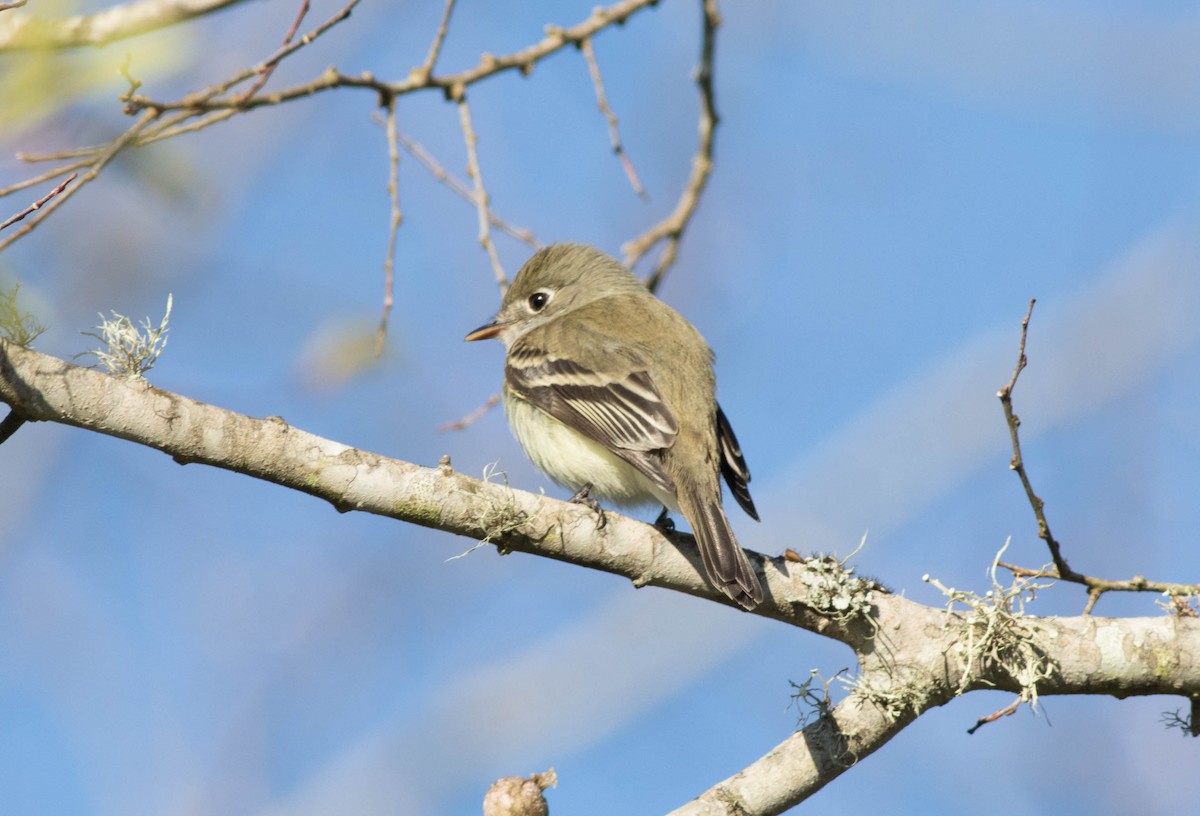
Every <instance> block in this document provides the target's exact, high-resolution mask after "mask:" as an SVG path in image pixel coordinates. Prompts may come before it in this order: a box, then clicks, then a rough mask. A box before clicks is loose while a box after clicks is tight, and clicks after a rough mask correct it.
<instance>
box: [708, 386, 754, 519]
mask: <svg viewBox="0 0 1200 816" xmlns="http://www.w3.org/2000/svg"><path fill="white" fill-rule="evenodd" d="M717 439H718V440H719V441H720V443H721V475H722V476H724V477H725V484H727V485H729V492H730V493H732V494H733V497H734V498H735V499H737V503H738V504H739V505H741V507H742V509H743V510H745V511H746V515H748V516H750V518H752V519H754V520H755V521H758V511H757V510H756V509H755V508H754V499H752V498H750V468H748V467H746V459H745V457H743V456H742V446H741V445H739V444H738V441H737V437H736V436H734V435H733V426H732V425H730V424H729V420H728V419H727V418H726V416H725V412H724V411H722V410H721V406H720V405H718V406H717Z"/></svg>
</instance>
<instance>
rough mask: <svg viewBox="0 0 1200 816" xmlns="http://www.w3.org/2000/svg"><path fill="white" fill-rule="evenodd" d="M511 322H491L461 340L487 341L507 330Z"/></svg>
mask: <svg viewBox="0 0 1200 816" xmlns="http://www.w3.org/2000/svg"><path fill="white" fill-rule="evenodd" d="M511 322H512V321H509V320H493V321H492V322H491V323H485V324H484V325H482V326H480V327H479V328H478V329H476V330H475V331H473V332H471V333H470V334H468V335H467V336H466V337H464V338H463V339H464V340H466V341H467V342H471V341H473V340H489V339H491V338H493V337H495V336H496V335H498V334H500V332H502V331H504V330H505V329H507V328H508V327H509V326H510V325H511Z"/></svg>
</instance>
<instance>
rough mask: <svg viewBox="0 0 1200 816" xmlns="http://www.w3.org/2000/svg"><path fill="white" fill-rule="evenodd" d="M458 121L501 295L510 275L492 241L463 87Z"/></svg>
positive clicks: (481, 230) (483, 235) (483, 241)
mask: <svg viewBox="0 0 1200 816" xmlns="http://www.w3.org/2000/svg"><path fill="white" fill-rule="evenodd" d="M457 91H458V94H457V101H458V123H459V126H460V127H461V128H462V132H463V139H464V140H465V141H466V143H467V175H468V176H470V177H471V181H472V182H474V185H475V195H474V196H473V198H474V200H475V212H476V213H477V214H478V217H479V245H480V246H482V247H483V249H484V251H485V252H487V256H488V260H489V261H490V262H491V264H492V272H493V273H494V274H495V276H496V284H497V285H498V286H499V287H500V294H501V296H503V295H504V293H505V292H506V291H507V290H508V275H506V274H505V273H504V267H503V266H501V265H500V257H499V256H498V255H496V246H495V244H494V243H493V242H492V229H491V222H490V221H489V220H488V204H489V198H488V194H487V188H486V187H484V184H483V173H482V172H481V171H480V170H479V152H478V150H476V148H475V143H476V142H477V141H478V139H477V137H476V136H475V128H474V127H473V126H472V125H471V108H470V106H469V105H467V95H466V93H464V92H463V91H462V89H461V88H459V89H457Z"/></svg>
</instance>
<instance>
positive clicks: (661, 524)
mask: <svg viewBox="0 0 1200 816" xmlns="http://www.w3.org/2000/svg"><path fill="white" fill-rule="evenodd" d="M654 526H655V527H657V528H658V529H660V530H662V531H663V532H664V533H673V532H675V522H674V521H672V519H671V511H670V510H668V509H667V508H666V507H665V506H664V507H663V509H662V512H661V513H659V514H658V518H656V519H655V520H654Z"/></svg>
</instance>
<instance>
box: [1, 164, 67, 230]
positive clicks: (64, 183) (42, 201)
mask: <svg viewBox="0 0 1200 816" xmlns="http://www.w3.org/2000/svg"><path fill="white" fill-rule="evenodd" d="M78 175H79V174H78V173H72V174H71V175H69V176H67V177H66V178H65V179H63V181H62V183H61V184H59V185H58V186H57V187H55V188H54V189H53V190H51V191H50V192H48V193H46V194H45V195H44V196H42V197H41V198H39V199H38V200H37V201H35V202H33V203H32V204H30V205H29V206H28V207H26V208H25V209H23V210H21V211H20V212H19V213H17V214H16V215H14V216H11V217H10V218H9V219H8V220H7V221H5V222H4V223H3V224H0V230H3V229H6V228H7V227H11V226H12V225H13V224H15V223H17V222H18V221H20V220H21V219H22V218H24V217H25V216H27V215H29V214H30V213H31V212H36V211H37V210H40V209H41V208H42V205H43V204H45V203H46V202H47V201H49V200H50V199H52V198H54V197H55V196H56V195H58V194H59V193H61V192H62V191H63V190H65V189H66V188H67V185H68V184H70V183H71V182H72V181H74V180H75V177H76V176H78Z"/></svg>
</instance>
